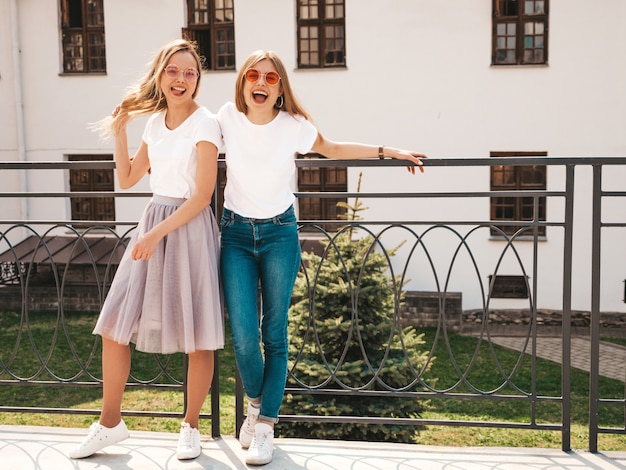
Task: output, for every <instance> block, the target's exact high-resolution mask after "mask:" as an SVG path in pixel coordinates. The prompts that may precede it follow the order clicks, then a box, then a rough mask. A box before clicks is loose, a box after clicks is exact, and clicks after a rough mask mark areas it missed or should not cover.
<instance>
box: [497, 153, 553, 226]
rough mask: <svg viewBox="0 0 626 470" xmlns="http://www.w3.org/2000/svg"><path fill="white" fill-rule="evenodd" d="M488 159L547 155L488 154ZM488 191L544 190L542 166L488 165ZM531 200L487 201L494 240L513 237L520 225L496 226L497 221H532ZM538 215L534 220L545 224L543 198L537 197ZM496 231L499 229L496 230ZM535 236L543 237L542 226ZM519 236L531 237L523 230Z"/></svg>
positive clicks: (544, 174) (505, 198) (544, 199)
mask: <svg viewBox="0 0 626 470" xmlns="http://www.w3.org/2000/svg"><path fill="white" fill-rule="evenodd" d="M490 156H491V157H546V156H548V153H547V152H491V154H490ZM489 184H490V190H491V191H533V190H546V189H547V184H548V178H547V166H546V165H520V166H515V165H511V166H508V165H492V166H491V167H490V178H489ZM534 199H535V198H534V197H524V196H521V197H501V196H495V197H491V198H490V201H489V212H490V220H491V222H493V226H492V227H491V229H490V232H491V235H492V236H494V237H501V236H503V235H502V233H501V232H500V231H499V230H501V231H502V232H504V233H505V234H506V235H513V234H514V233H516V232H517V231H518V230H519V229H520V228H521V227H522V226H521V225H498V224H497V222H498V221H517V220H519V221H524V222H531V221H532V220H534V215H535V214H534ZM538 209H539V214H538V216H537V220H539V221H545V220H546V213H547V201H546V197H539V200H538ZM498 229H499V230H498ZM538 235H539V236H541V237H545V235H546V227H545V226H544V225H541V226H539V227H538ZM523 236H532V233H530V232H528V231H525V232H524V233H523Z"/></svg>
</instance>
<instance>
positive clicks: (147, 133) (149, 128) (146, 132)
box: [141, 113, 159, 144]
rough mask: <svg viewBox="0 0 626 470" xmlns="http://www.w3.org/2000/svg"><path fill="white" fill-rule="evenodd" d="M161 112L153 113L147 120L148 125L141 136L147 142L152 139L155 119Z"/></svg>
mask: <svg viewBox="0 0 626 470" xmlns="http://www.w3.org/2000/svg"><path fill="white" fill-rule="evenodd" d="M158 114H159V113H155V114H152V115H151V116H150V117H149V118H148V121H147V122H146V127H144V128H143V135H142V136H141V140H143V141H144V142H145V143H146V144H147V143H148V142H149V141H150V133H151V132H152V125H153V124H154V120H155V119H156V117H157V116H158Z"/></svg>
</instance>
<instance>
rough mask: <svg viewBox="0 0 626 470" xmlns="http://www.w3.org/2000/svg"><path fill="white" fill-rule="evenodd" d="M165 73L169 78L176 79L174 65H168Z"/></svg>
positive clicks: (176, 71)
mask: <svg viewBox="0 0 626 470" xmlns="http://www.w3.org/2000/svg"><path fill="white" fill-rule="evenodd" d="M165 73H166V74H167V76H168V77H170V78H176V77H178V67H176V66H175V65H168V66H167V67H165Z"/></svg>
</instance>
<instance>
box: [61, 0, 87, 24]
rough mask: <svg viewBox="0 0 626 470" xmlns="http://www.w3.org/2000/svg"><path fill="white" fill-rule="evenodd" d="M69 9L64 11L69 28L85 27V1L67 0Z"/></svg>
mask: <svg viewBox="0 0 626 470" xmlns="http://www.w3.org/2000/svg"><path fill="white" fill-rule="evenodd" d="M63 5H67V11H65V12H64V14H63V17H64V18H65V21H66V23H65V26H66V27H69V28H82V27H83V2H82V0H67V3H64V4H63Z"/></svg>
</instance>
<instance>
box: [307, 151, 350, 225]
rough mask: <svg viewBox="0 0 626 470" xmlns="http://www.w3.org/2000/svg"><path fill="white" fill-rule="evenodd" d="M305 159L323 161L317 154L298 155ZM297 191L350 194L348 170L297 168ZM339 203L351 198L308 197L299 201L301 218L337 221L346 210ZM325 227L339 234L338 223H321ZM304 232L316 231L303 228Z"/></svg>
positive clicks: (342, 168) (343, 167) (338, 168)
mask: <svg viewBox="0 0 626 470" xmlns="http://www.w3.org/2000/svg"><path fill="white" fill-rule="evenodd" d="M298 158H299V159H303V158H324V157H323V156H322V155H319V154H316V153H308V154H306V155H298ZM298 191H299V192H301V193H306V192H333V193H338V192H347V191H348V168H347V167H345V166H340V167H326V168H322V167H299V168H298ZM338 202H344V203H347V202H348V198H347V197H344V198H320V197H312V198H309V197H306V198H303V197H301V198H299V199H298V219H299V220H301V221H307V220H338V219H339V215H340V214H343V215H345V214H346V213H347V210H346V209H345V208H342V207H337V203H338ZM322 228H323V229H324V230H326V231H329V232H334V231H337V229H338V228H339V225H337V224H322ZM301 231H302V232H312V231H317V230H316V229H314V228H312V227H308V226H306V225H305V226H303V227H302V229H301Z"/></svg>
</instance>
